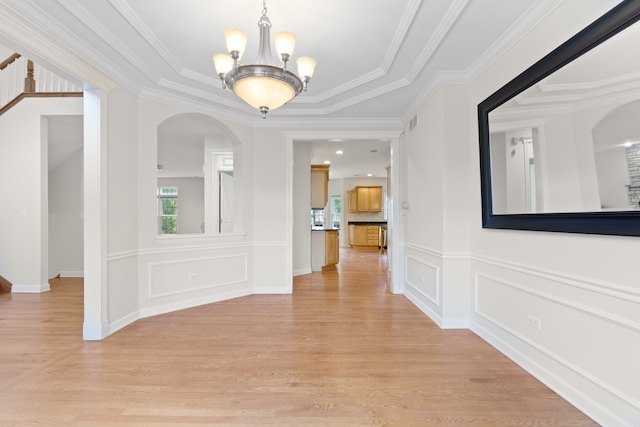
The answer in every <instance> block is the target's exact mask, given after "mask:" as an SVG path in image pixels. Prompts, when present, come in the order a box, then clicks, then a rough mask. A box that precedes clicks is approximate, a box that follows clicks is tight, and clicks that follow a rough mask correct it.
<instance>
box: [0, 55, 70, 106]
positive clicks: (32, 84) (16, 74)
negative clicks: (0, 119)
mask: <svg viewBox="0 0 640 427" xmlns="http://www.w3.org/2000/svg"><path fill="white" fill-rule="evenodd" d="M31 96H41V97H52V96H82V88H80V87H79V86H77V85H75V84H73V83H71V82H69V81H68V80H65V79H63V78H62V77H60V76H58V75H57V74H55V73H52V72H51V71H49V70H47V69H46V68H44V67H41V66H39V65H37V64H34V63H33V61H31V60H29V59H27V58H24V57H22V56H21V55H20V54H18V53H14V54H13V55H11V56H10V57H9V58H7V59H6V60H4V61H2V62H1V63H0V115H2V114H4V113H5V112H6V111H7V110H9V109H10V108H11V107H12V106H14V105H15V104H17V103H18V102H20V100H21V99H24V98H26V97H31Z"/></svg>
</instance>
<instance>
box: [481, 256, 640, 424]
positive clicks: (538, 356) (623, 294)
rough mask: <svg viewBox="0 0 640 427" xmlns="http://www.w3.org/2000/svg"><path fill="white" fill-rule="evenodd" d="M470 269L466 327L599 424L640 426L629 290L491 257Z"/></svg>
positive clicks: (637, 330) (638, 333) (634, 305)
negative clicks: (470, 303)
mask: <svg viewBox="0 0 640 427" xmlns="http://www.w3.org/2000/svg"><path fill="white" fill-rule="evenodd" d="M477 261H487V262H477ZM473 264H474V266H475V267H473V268H472V270H473V277H474V283H473V309H472V310H473V313H472V328H471V329H472V330H474V331H475V332H476V333H478V334H479V335H480V336H482V337H483V338H485V339H486V340H487V341H489V342H491V343H492V344H493V345H495V346H496V347H498V348H499V349H500V350H501V351H503V352H504V353H505V354H507V355H508V356H509V357H511V358H512V359H514V360H515V361H516V362H518V363H519V364H521V365H522V366H523V367H525V369H527V370H528V371H530V372H531V373H532V374H533V375H535V376H536V377H538V378H539V379H540V380H541V381H543V382H545V383H546V384H548V385H549V386H550V387H551V388H553V389H554V390H556V391H557V392H558V393H559V394H561V395H562V396H563V397H564V398H566V399H567V400H569V401H570V402H572V403H573V404H574V405H576V406H577V407H578V408H580V409H581V410H583V411H584V412H585V413H587V414H588V415H590V416H592V417H593V418H594V419H595V420H596V421H598V422H600V423H602V424H603V425H616V426H618V425H620V426H626V425H629V426H632V425H640V369H637V364H638V360H640V311H639V310H638V296H637V295H636V293H635V291H634V290H631V289H629V290H626V289H624V288H622V287H619V286H616V285H615V284H602V283H594V282H590V281H588V280H586V279H583V278H576V277H565V276H560V275H554V274H553V272H550V271H540V270H534V269H527V268H526V267H524V266H516V265H511V264H507V263H504V264H502V265H500V263H499V262H497V261H495V260H480V259H476V262H474V263H473ZM622 414H624V415H622ZM630 420H633V421H632V422H631V421H630ZM635 422H638V423H637V424H634V423H635Z"/></svg>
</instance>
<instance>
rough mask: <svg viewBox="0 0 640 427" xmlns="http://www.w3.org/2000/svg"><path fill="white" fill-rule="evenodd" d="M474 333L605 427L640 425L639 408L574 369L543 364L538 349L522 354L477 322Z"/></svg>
mask: <svg viewBox="0 0 640 427" xmlns="http://www.w3.org/2000/svg"><path fill="white" fill-rule="evenodd" d="M470 329H471V330H472V331H473V332H474V333H475V334H477V335H478V336H479V337H480V338H482V339H483V340H485V341H486V342H488V343H489V344H491V345H492V346H493V347H495V348H496V349H498V350H499V351H500V352H501V353H502V354H504V355H505V356H507V357H508V358H509V359H511V360H512V361H514V362H515V363H517V364H518V365H519V366H521V367H522V368H523V369H524V370H526V371H527V372H528V373H529V374H531V375H533V376H534V377H535V378H537V379H538V380H540V381H541V382H542V383H543V384H545V385H546V386H547V387H549V388H550V389H552V390H553V391H555V392H556V393H558V395H560V396H561V397H562V398H564V399H565V400H567V401H568V402H569V403H571V404H572V405H574V406H575V407H576V408H578V409H579V410H580V411H582V412H584V413H585V414H586V415H587V416H589V417H591V418H592V419H593V420H594V421H595V422H597V423H598V424H600V425H602V426H603V427H607V426H611V427H613V426H615V427H635V426H638V425H639V424H637V421H638V420H639V418H637V417H638V414H639V413H640V412H639V411H638V408H637V407H634V406H633V405H631V404H630V403H629V402H627V401H625V399H623V398H621V397H620V396H616V395H615V394H612V393H611V392H610V391H608V390H606V389H605V388H604V387H601V385H600V384H598V383H597V382H594V381H592V380H590V379H587V378H581V377H580V375H577V374H576V373H575V372H573V371H571V369H567V368H563V367H558V366H553V362H548V363H547V362H543V361H544V359H545V355H544V353H543V352H539V349H537V348H536V347H535V346H530V347H528V349H527V351H526V352H525V351H521V350H520V349H518V348H516V347H514V346H512V345H511V344H510V343H509V342H507V341H505V340H504V339H501V338H500V337H499V336H498V335H496V334H494V333H493V332H492V331H490V330H488V329H487V328H484V327H482V326H481V325H479V324H477V323H475V322H472V323H471V325H470ZM594 396H597V397H594Z"/></svg>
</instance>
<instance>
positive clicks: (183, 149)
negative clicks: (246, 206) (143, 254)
mask: <svg viewBox="0 0 640 427" xmlns="http://www.w3.org/2000/svg"><path fill="white" fill-rule="evenodd" d="M157 154H158V165H157V174H158V178H157V191H156V192H157V197H158V216H157V221H158V222H157V223H158V234H160V235H166V234H191V235H193V234H220V233H231V232H233V229H234V209H233V203H234V194H233V193H234V177H233V175H234V170H233V165H234V152H233V144H232V143H231V141H230V138H229V137H228V136H227V135H226V133H225V131H224V130H223V129H221V128H220V124H219V123H218V122H217V121H216V120H214V119H212V118H211V117H208V116H205V115H202V114H181V115H178V116H174V117H171V118H169V119H167V120H165V121H164V122H162V123H161V124H160V125H159V126H158V153H157Z"/></svg>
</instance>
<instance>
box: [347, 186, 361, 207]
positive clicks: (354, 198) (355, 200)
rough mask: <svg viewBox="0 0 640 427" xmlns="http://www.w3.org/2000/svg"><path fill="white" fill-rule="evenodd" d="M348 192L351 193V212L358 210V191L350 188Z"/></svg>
mask: <svg viewBox="0 0 640 427" xmlns="http://www.w3.org/2000/svg"><path fill="white" fill-rule="evenodd" d="M347 194H348V195H349V212H358V192H357V191H356V190H349V191H347Z"/></svg>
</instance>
